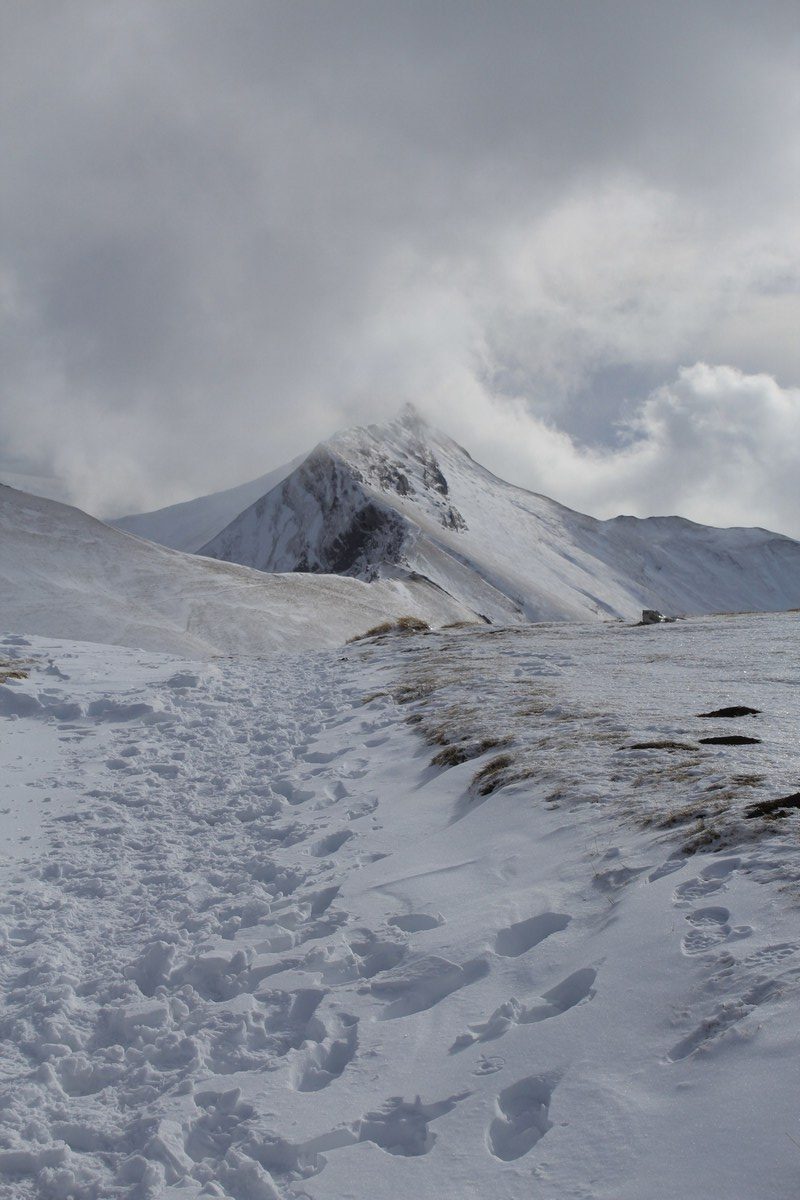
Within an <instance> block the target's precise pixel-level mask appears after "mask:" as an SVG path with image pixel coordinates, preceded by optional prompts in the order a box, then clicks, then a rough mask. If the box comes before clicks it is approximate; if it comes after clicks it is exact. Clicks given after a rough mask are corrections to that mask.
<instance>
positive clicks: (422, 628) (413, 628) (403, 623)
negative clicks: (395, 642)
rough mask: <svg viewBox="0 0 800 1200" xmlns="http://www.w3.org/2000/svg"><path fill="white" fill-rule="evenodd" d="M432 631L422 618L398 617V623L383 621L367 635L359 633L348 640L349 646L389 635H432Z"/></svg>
mask: <svg viewBox="0 0 800 1200" xmlns="http://www.w3.org/2000/svg"><path fill="white" fill-rule="evenodd" d="M430 631H431V627H430V625H429V624H428V622H427V621H423V620H422V618H421V617H398V618H397V620H396V621H383V622H382V623H381V624H380V625H373V626H372V628H371V629H368V630H367V632H366V633H357V634H356V635H355V637H351V638H348V645H350V644H352V643H353V642H363V641H365V640H366V639H367V638H376V637H381V636H382V635H383V634H387V633H430Z"/></svg>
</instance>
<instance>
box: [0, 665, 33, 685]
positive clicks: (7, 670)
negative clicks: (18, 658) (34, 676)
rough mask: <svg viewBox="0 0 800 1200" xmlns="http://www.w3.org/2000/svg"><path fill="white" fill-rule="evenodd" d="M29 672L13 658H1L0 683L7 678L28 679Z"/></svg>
mask: <svg viewBox="0 0 800 1200" xmlns="http://www.w3.org/2000/svg"><path fill="white" fill-rule="evenodd" d="M29 674H30V672H29V671H24V670H23V669H22V667H21V666H20V665H19V663H18V662H14V661H13V659H12V660H9V659H0V683H5V682H6V680H7V679H27V678H28V675H29Z"/></svg>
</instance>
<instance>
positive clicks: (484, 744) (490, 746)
mask: <svg viewBox="0 0 800 1200" xmlns="http://www.w3.org/2000/svg"><path fill="white" fill-rule="evenodd" d="M507 745H508V738H482V739H481V740H480V741H477V742H461V743H459V744H458V745H454V746H448V745H446V746H445V748H444V750H440V751H439V753H438V754H434V756H433V758H432V759H431V766H432V767H458V766H460V765H461V763H465V762H469V761H470V759H472V758H480V757H481V755H482V754H486V753H487V752H488V751H489V750H498V749H499V748H500V747H501V746H507ZM495 761H496V760H495ZM509 761H510V760H509ZM476 778H477V776H476ZM473 782H474V780H473Z"/></svg>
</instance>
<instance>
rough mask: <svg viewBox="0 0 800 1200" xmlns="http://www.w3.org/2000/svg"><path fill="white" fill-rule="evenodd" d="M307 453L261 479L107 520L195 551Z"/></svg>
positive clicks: (272, 485)
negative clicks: (177, 502)
mask: <svg viewBox="0 0 800 1200" xmlns="http://www.w3.org/2000/svg"><path fill="white" fill-rule="evenodd" d="M304 457H305V456H304V455H302V454H301V455H300V456H299V457H298V458H293V459H292V461H291V462H289V463H284V465H283V466H282V467H276V468H275V470H274V471H268V472H267V474H266V475H261V476H259V478H258V479H251V480H250V482H249V483H241V484H239V486H238V487H233V488H226V490H225V491H224V492H212V493H211V495H209V496H198V497H197V499H195V500H186V501H184V503H183V504H170V505H169V507H168V508H157V509H155V510H154V511H153V512H146V513H134V514H132V515H130V516H125V517H113V518H111V519H109V521H108V524H109V525H114V526H116V528H117V529H124V530H125V532H126V533H135V534H136V535H137V536H138V537H143V538H148V539H149V540H150V541H151V542H158V543H159V545H161V546H170V547H171V548H172V549H173V550H185V551H186V552H187V554H192V553H194V551H195V550H199V549H200V547H201V546H204V545H205V544H206V542H208V541H210V540H211V538H213V537H214V536H215V534H217V533H219V532H220V530H221V529H224V528H225V526H226V525H228V524H229V523H230V522H231V521H232V520H233V519H234V517H236V516H238V514H239V513H240V512H242V511H243V510H244V509H245V508H247V507H248V506H249V505H250V504H253V503H254V501H256V500H258V499H259V497H260V496H263V495H265V494H266V493H267V492H269V491H271V490H272V488H274V487H277V486H278V484H279V483H282V482H283V480H284V479H285V478H286V476H287V475H290V474H291V472H292V471H294V469H295V468H296V467H299V465H300V463H301V462H302V461H303V458H304Z"/></svg>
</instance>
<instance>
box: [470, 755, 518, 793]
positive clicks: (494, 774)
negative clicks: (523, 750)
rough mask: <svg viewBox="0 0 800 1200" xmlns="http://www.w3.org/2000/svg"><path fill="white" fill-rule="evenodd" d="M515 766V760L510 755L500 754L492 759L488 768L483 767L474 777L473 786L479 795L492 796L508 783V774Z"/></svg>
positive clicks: (487, 765)
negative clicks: (510, 768) (509, 769)
mask: <svg viewBox="0 0 800 1200" xmlns="http://www.w3.org/2000/svg"><path fill="white" fill-rule="evenodd" d="M513 765H514V759H513V758H512V757H511V755H510V754H498V755H497V757H496V758H492V759H490V761H489V762H488V763H487V764H486V766H484V767H481V769H480V771H478V772H477V773H476V774H475V775H474V776H473V779H472V786H473V787H474V788H476V789H477V792H478V795H479V796H491V794H492V792H496V791H497V789H498V788H499V787H502V785H503V784H504V783H506V782H508V778H507V774H506V772H507V771H508V768H509V767H512V766H513Z"/></svg>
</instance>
